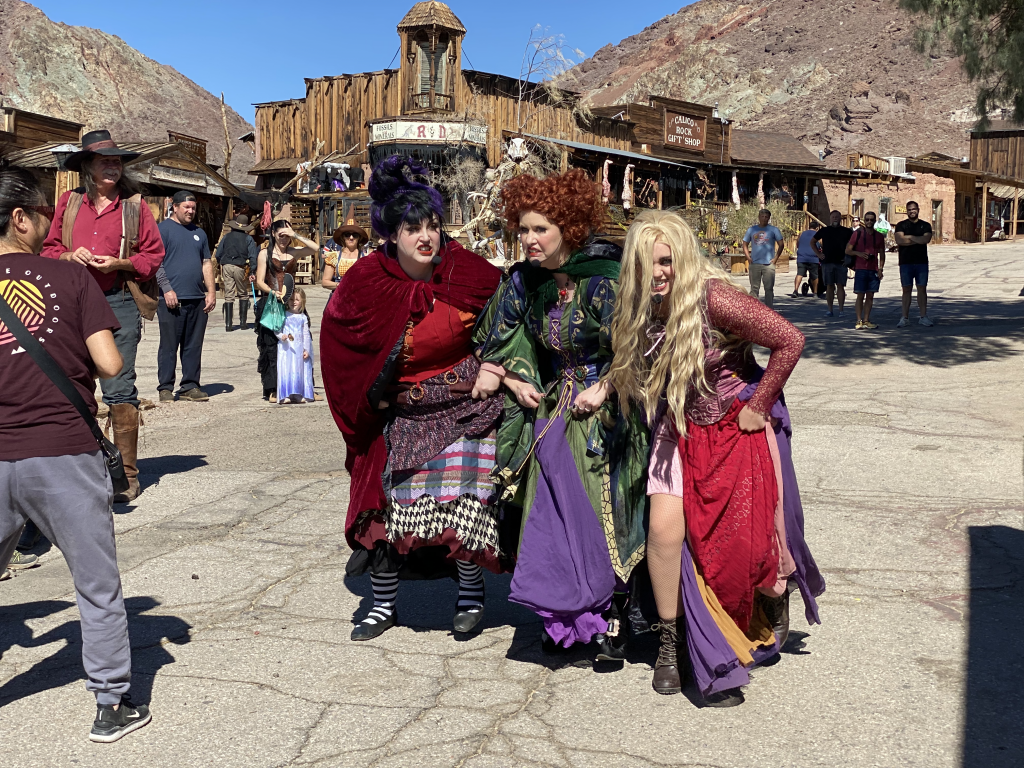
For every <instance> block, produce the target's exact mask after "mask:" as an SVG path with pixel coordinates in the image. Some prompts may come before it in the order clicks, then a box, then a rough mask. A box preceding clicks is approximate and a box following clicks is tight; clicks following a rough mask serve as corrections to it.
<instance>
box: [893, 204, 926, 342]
mask: <svg viewBox="0 0 1024 768" xmlns="http://www.w3.org/2000/svg"><path fill="white" fill-rule="evenodd" d="M920 214H921V207H920V206H919V205H918V204H917V203H915V202H914V201H913V200H911V201H910V202H908V203H907V218H906V219H904V220H903V221H901V222H900V223H899V224H897V225H896V234H895V237H896V245H897V246H898V248H899V252H900V283H901V284H902V285H903V317H901V318H900V321H899V322H898V323H897V324H896V327H897V328H906V327H907V324H908V323H909V322H910V294H911V291H913V289H914V283H917V308H918V309H919V310H920V312H921V319H920V320H918V323H919V324H920V325H923V326H925V327H927V328H931V327H932V326H933V325H935V323H933V322H932V321H931V320H930V319H928V243H930V242H931V241H932V225H931V224H929V223H928V222H927V221H921V219H920V218H919V217H920Z"/></svg>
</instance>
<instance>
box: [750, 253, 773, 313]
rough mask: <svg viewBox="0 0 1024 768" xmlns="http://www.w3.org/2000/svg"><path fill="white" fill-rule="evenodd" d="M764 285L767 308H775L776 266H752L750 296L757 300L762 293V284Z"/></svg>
mask: <svg viewBox="0 0 1024 768" xmlns="http://www.w3.org/2000/svg"><path fill="white" fill-rule="evenodd" d="M762 283H764V303H765V306H767V307H774V306H775V265H774V264H754V263H751V265H750V295H751V296H753V297H754V298H755V299H756V298H758V294H760V293H761V284H762Z"/></svg>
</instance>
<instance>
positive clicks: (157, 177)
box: [149, 165, 206, 187]
mask: <svg viewBox="0 0 1024 768" xmlns="http://www.w3.org/2000/svg"><path fill="white" fill-rule="evenodd" d="M149 176H150V178H151V179H153V180H154V181H169V182H171V183H172V184H184V185H186V186H190V187H206V174H205V173H194V172H192V171H182V170H180V169H178V168H165V167H163V166H160V165H154V166H153V167H152V168H150V171H149Z"/></svg>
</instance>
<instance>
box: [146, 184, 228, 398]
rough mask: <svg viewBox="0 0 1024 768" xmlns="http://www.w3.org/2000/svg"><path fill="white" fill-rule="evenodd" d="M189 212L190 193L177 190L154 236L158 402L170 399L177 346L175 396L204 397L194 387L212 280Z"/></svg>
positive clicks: (212, 299)
mask: <svg viewBox="0 0 1024 768" xmlns="http://www.w3.org/2000/svg"><path fill="white" fill-rule="evenodd" d="M195 216H196V198H195V195H193V194H192V193H191V192H177V193H175V195H174V198H173V199H172V212H171V216H170V218H168V219H164V220H163V221H161V222H160V237H161V238H162V239H163V241H164V249H165V251H166V255H165V256H164V263H163V264H161V265H160V271H159V272H157V275H156V279H157V282H158V283H159V285H160V293H161V294H162V295H161V296H160V302H159V304H157V308H156V311H157V318H158V319H159V321H160V349H159V351H158V352H157V378H158V380H159V384H158V385H157V390H158V391H159V392H160V401H161V402H167V401H170V400H174V377H175V373H176V371H175V368H176V362H177V358H178V351H179V350H181V389H179V390H178V398H179V399H180V400H194V401H197V402H200V401H205V400H209V399H210V396H209V395H207V394H206V393H205V392H203V390H201V389H200V388H199V374H200V370H201V369H202V355H203V338H204V337H205V336H206V321H207V316H208V315H209V314H210V313H211V312H212V311H213V310H214V308H215V307H216V306H217V286H216V283H214V281H213V262H211V261H210V242H209V240H207V238H206V233H205V232H204V231H203V230H201V229H200V228H199V227H197V226H196V225H195V224H193V223H192V220H193V219H194V218H195Z"/></svg>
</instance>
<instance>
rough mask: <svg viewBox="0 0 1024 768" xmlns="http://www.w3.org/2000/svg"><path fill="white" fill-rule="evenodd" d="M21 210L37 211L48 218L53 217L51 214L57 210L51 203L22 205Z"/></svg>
mask: <svg viewBox="0 0 1024 768" xmlns="http://www.w3.org/2000/svg"><path fill="white" fill-rule="evenodd" d="M22 209H23V210H26V211H31V212H32V213H38V214H39V215H40V216H45V217H46V218H48V219H51V220H52V219H53V215H54V214H55V213H56V212H57V209H56V208H54V207H53V206H52V205H23V206H22Z"/></svg>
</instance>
